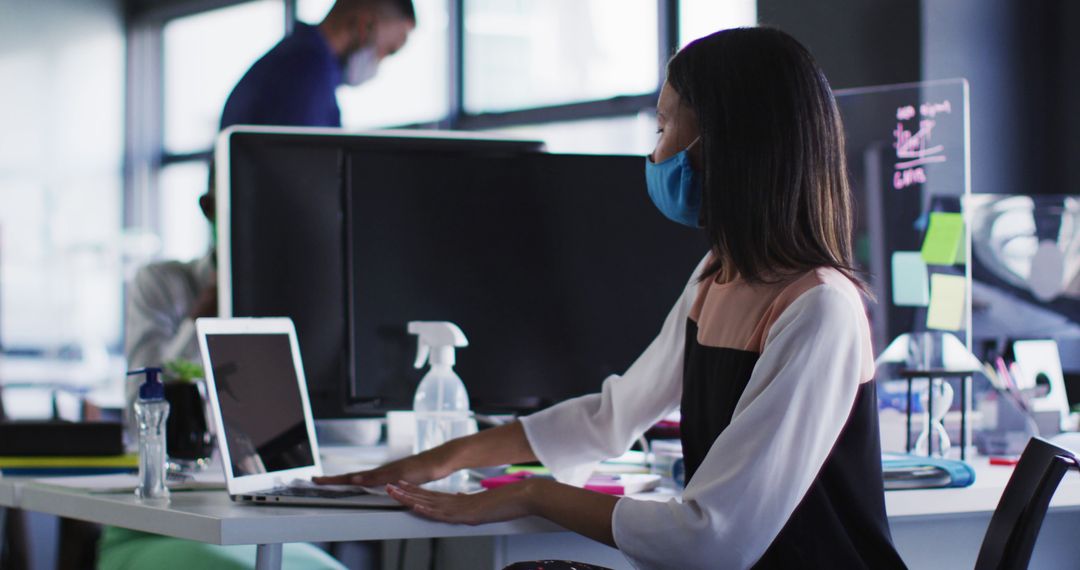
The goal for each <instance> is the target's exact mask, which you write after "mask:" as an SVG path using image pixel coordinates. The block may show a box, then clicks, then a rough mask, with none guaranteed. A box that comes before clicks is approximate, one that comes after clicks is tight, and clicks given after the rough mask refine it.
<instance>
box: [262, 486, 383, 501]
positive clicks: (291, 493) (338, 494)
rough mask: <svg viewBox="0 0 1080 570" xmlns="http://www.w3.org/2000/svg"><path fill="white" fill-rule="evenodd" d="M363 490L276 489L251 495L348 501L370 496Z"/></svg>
mask: <svg viewBox="0 0 1080 570" xmlns="http://www.w3.org/2000/svg"><path fill="white" fill-rule="evenodd" d="M370 494H371V493H368V492H367V491H365V490H363V489H355V490H343V489H323V488H319V487H276V488H274V489H270V490H269V491H260V492H256V493H251V495H253V496H256V497H258V496H270V497H308V498H316V499H346V498H349V497H360V496H363V495H370Z"/></svg>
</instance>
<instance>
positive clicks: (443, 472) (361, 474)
mask: <svg viewBox="0 0 1080 570" xmlns="http://www.w3.org/2000/svg"><path fill="white" fill-rule="evenodd" d="M443 455H444V453H443V448H441V447H437V448H435V449H431V450H429V451H425V452H423V453H420V454H417V455H411V456H409V457H405V458H403V459H399V460H397V461H391V462H390V463H387V464H386V465H383V466H382V467H377V468H375V469H371V470H369V471H357V472H354V473H345V474H343V475H330V476H326V477H315V478H313V479H312V481H314V482H315V483H318V484H319V485H359V486H362V487H382V486H383V485H386V484H387V483H397V482H398V481H408V482H409V483H413V484H416V485H420V484H423V483H427V482H428V481H435V480H436V479H442V478H443V477H446V476H447V475H449V474H450V473H452V472H453V470H451V469H448V468H447V467H446V465H447V463H448V462H447V460H446V459H445V458H443V457H442V456H443Z"/></svg>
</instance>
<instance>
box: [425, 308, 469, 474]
mask: <svg viewBox="0 0 1080 570" xmlns="http://www.w3.org/2000/svg"><path fill="white" fill-rule="evenodd" d="M409 334H415V335H417V336H418V337H419V338H418V343H419V344H418V349H417V354H416V364H415V366H416V367H417V368H422V367H423V366H424V363H425V362H430V363H431V369H430V370H428V373H427V374H425V375H424V378H423V379H421V380H420V385H419V386H418V387H417V388H416V397H415V398H414V399H413V411H414V412H415V414H416V447H415V451H416V452H417V453H420V452H421V451H427V450H428V449H431V448H433V447H438V446H440V445H442V444H444V443H446V442H447V441H450V440H451V439H454V438H458V437H462V436H465V435H469V434H470V433H474V432H475V431H476V427H475V426H476V424H475V423H474V422H473V420H472V412H470V411H469V394H468V393H467V392H466V391H465V384H464V383H463V382H462V381H461V378H460V377H458V375H457V373H455V372H454V348H455V347H458V346H468V345H469V341H468V340H467V339H466V338H465V333H463V332H461V329H460V328H458V327H457V325H455V324H454V323H449V322H442V321H430V322H429V321H413V322H410V323H409ZM467 481H468V474H467V473H466V472H465V471H458V472H456V473H454V474H452V475H450V476H449V477H446V478H444V479H441V480H439V481H433V482H431V483H429V484H428V485H426V487H429V488H431V489H437V490H440V491H450V492H454V491H463V490H464V489H465V484H466V482H467Z"/></svg>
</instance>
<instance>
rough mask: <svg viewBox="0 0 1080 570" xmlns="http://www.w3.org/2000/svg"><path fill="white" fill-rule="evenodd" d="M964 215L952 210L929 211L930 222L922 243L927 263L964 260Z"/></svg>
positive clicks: (949, 263)
mask: <svg viewBox="0 0 1080 570" xmlns="http://www.w3.org/2000/svg"><path fill="white" fill-rule="evenodd" d="M965 249H966V247H965V245H964V216H963V215H962V214H956V213H952V212H930V223H929V225H928V226H927V228H926V238H925V239H924V240H923V245H922V258H923V261H925V262H926V264H927V265H956V264H957V263H963V262H964V257H965V256H964V250H965Z"/></svg>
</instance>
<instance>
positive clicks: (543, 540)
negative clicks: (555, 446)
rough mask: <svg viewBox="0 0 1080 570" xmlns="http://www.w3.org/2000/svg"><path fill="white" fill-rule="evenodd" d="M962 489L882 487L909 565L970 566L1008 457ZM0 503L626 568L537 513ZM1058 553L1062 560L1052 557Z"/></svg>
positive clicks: (5, 498)
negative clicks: (431, 542) (462, 517)
mask: <svg viewBox="0 0 1080 570" xmlns="http://www.w3.org/2000/svg"><path fill="white" fill-rule="evenodd" d="M975 467H976V470H977V478H976V483H975V484H974V485H973V486H971V487H968V488H965V489H940V490H913V491H890V492H888V493H886V494H885V499H886V501H885V502H886V506H887V508H888V512H889V522H890V525H891V527H892V530H893V536H894V539H895V541H896V544H897V547H898V548H899V549H900V551H901V554H902V555H903V557H904V559H905V561H907V562H908V563H909V564H910V565H911V566H912V567H914V568H965V567H966V568H971V567H972V566H973V565H974V561H975V556H976V555H977V553H978V548H979V545H980V544H981V543H982V536H983V534H984V533H985V531H986V525H987V524H988V522H989V520H990V516H991V514H992V513H993V510H994V509H995V508H996V507H997V501H998V499H999V498H1000V496H1001V490H1002V488H1003V487H1004V484H1005V481H1007V480H1008V478H1009V476H1010V475H1011V473H1012V469H1011V468H1009V467H995V466H990V465H989V464H988V463H987V462H986V461H985V460H982V461H979V460H976V462H975ZM0 506H8V507H19V508H23V509H26V510H30V511H38V512H43V513H49V514H53V515H58V516H63V517H69V518H75V519H80V520H86V521H92V522H97V523H101V524H109V525H115V526H121V527H126V528H132V529H136V530H142V531H146V532H153V533H158V534H163V535H168V536H174V537H178V538H186V539H191V540H198V541H202V542H207V543H211V544H257V545H259V547H258V552H259V556H258V558H257V560H258V568H279V567H280V563H281V544H282V543H285V542H334V541H350V540H388V539H406V538H450V537H470V536H472V537H479V536H491V537H495V538H494V540H492V541H491V542H490V543H488V546H487V548H490V549H491V550H492V551H493V553H497V556H496V555H495V554H493V557H492V560H499V562H500V563H502V562H504V561H513V560H529V559H539V558H545V557H552V556H557V555H559V554H560V553H562V557H571V558H572V557H574V556H582V557H588V558H587V559H586V561H590V560H591V561H595V562H597V563H601V564H607V565H612V566H614V567H616V568H628V565H626V564H625V562H623V563H622V564H620V563H619V562H620V557H619V556H618V555H617V553H616V552H615V551H613V550H612V549H609V548H607V547H606V546H602V545H599V544H597V543H593V542H591V541H589V540H588V539H585V538H583V537H579V536H577V535H573V534H571V533H568V532H566V531H565V530H564V529H562V528H561V527H559V526H557V525H554V524H552V523H550V522H547V521H544V520H542V519H537V518H528V519H521V520H518V521H513V522H508V523H498V524H490V525H481V526H476V527H469V526H458V525H448V524H443V523H436V522H431V521H427V520H424V519H421V518H419V517H417V516H415V515H412V514H410V513H407V512H404V511H374V510H360V509H323V508H304V507H267V506H256V505H237V504H234V503H232V502H231V501H230V500H229V499H228V496H227V495H226V494H225V493H224V492H223V491H199V492H177V493H174V494H173V496H172V501H171V503H170V504H169V505H168V507H164V508H163V507H153V506H147V505H143V504H141V503H139V502H138V501H137V500H136V499H135V497H134V496H132V495H130V494H128V493H123V494H89V493H86V492H83V491H78V490H73V489H66V488H60V487H54V486H48V485H44V484H41V483H34V482H30V481H27V480H25V479H17V478H0ZM1078 528H1080V475H1077V474H1076V473H1075V472H1069V473H1068V474H1067V475H1066V478H1065V480H1064V481H1062V484H1061V487H1060V488H1059V489H1058V492H1057V494H1056V495H1055V497H1054V500H1053V502H1052V503H1051V512H1050V514H1049V515H1048V516H1047V521H1046V523H1045V524H1044V527H1043V531H1042V533H1041V535H1040V539H1039V545H1038V547H1037V549H1036V556H1035V558H1034V560H1033V563H1032V568H1055V567H1056V568H1061V567H1073V566H1075V562H1076V560H1080V552H1078V551H1080V540H1077V539H1076V537H1075V535H1076V529H1078ZM1063 561H1067V562H1065V564H1066V565H1064V566H1062V565H1061V563H1062V562H1063Z"/></svg>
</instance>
